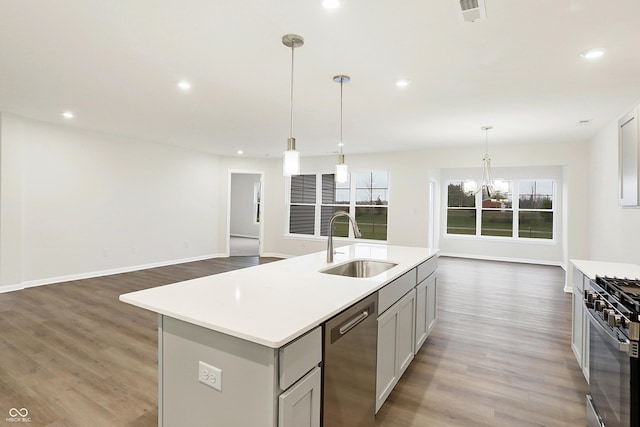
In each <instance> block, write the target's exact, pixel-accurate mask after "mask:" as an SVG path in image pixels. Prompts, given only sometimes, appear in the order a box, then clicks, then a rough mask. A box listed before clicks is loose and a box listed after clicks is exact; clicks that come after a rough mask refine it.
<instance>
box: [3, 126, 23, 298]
mask: <svg viewBox="0 0 640 427" xmlns="http://www.w3.org/2000/svg"><path fill="white" fill-rule="evenodd" d="M8 120H9V118H8V116H7V115H6V114H0V290H2V289H19V288H20V287H21V286H22V269H21V265H22V183H21V176H22V162H21V158H22V156H21V153H20V144H19V143H18V142H17V141H15V140H14V139H13V138H12V133H11V132H12V130H13V128H12V126H11V123H10V122H8Z"/></svg>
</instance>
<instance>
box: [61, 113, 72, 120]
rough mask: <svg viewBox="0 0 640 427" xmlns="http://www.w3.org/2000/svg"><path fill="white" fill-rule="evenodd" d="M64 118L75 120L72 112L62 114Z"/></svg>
mask: <svg viewBox="0 0 640 427" xmlns="http://www.w3.org/2000/svg"><path fill="white" fill-rule="evenodd" d="M62 117H64V118H65V119H67V120H68V119H73V113H72V112H71V111H65V112H64V113H62Z"/></svg>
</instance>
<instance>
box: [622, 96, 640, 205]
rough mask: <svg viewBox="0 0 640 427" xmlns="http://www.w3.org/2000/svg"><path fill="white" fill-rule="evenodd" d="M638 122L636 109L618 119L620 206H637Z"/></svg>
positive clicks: (638, 201) (638, 203)
mask: <svg viewBox="0 0 640 427" xmlns="http://www.w3.org/2000/svg"><path fill="white" fill-rule="evenodd" d="M639 128H640V125H639V124H638V109H637V108H634V109H633V111H631V112H630V113H628V114H626V115H625V116H624V117H622V118H621V119H620V120H619V121H618V159H619V160H618V162H619V164H618V168H619V169H618V179H619V190H620V192H619V194H618V202H619V204H620V206H638V205H640V200H638V199H639V196H638V194H639V190H640V188H639V186H638V174H639V173H640V170H639V165H638V159H639V154H640V153H639V149H638V145H639V144H640V141H639V139H640V136H639V135H638V133H639Z"/></svg>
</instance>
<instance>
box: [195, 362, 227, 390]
mask: <svg viewBox="0 0 640 427" xmlns="http://www.w3.org/2000/svg"><path fill="white" fill-rule="evenodd" d="M198 381H200V382H201V383H202V384H204V385H206V386H209V387H211V388H214V389H216V390H218V391H222V369H218V368H216V367H215V366H211V365H209V364H206V363H204V362H203V361H202V360H200V361H198Z"/></svg>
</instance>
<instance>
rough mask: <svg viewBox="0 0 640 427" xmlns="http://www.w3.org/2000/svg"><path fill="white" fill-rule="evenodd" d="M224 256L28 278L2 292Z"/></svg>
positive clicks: (1, 288) (203, 256) (4, 287)
mask: <svg viewBox="0 0 640 427" xmlns="http://www.w3.org/2000/svg"><path fill="white" fill-rule="evenodd" d="M223 257H226V255H225V254H208V255H201V256H196V257H190V258H181V259H174V260H169V261H160V262H152V263H148V264H139V265H132V266H128V267H119V268H112V269H107V270H98V271H90V272H86V273H78V274H69V275H65V276H57V277H48V278H45V279H38V280H27V281H25V282H22V283H21V284H18V285H8V286H2V287H0V293H2V292H11V291H19V290H21V289H25V288H33V287H36V286H45V285H53V284H56V283H63V282H69V281H72V280H82V279H91V278H94V277H102V276H110V275H112V274H120V273H130V272H132V271H139V270H146V269H149V268H156V267H165V266H167V265H175V264H183V263H186V262H193V261H202V260H205V259H211V258H223Z"/></svg>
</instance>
